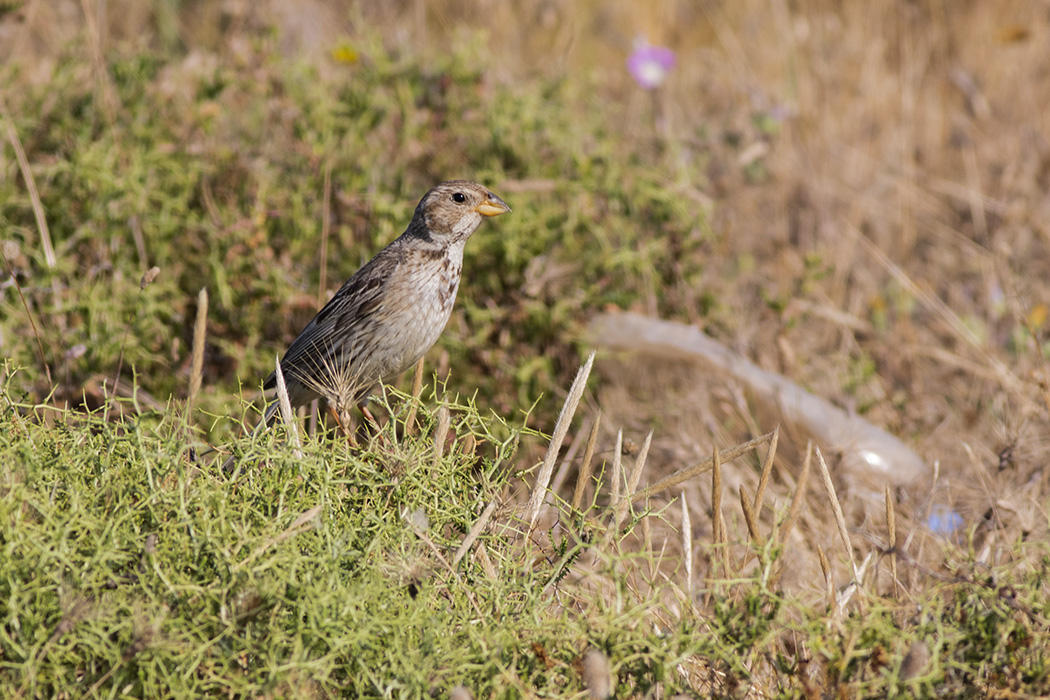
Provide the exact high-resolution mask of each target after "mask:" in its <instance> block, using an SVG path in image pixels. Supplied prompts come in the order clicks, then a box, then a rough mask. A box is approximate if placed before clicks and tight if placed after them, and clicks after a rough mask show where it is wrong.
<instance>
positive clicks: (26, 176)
mask: <svg viewBox="0 0 1050 700" xmlns="http://www.w3.org/2000/svg"><path fill="white" fill-rule="evenodd" d="M0 116H2V117H3V118H4V123H5V124H6V125H7V140H8V141H9V142H10V143H11V148H12V149H13V150H14V152H15V159H16V160H17V161H18V170H19V172H21V173H22V180H24V181H25V183H26V191H28V192H29V201H30V203H31V204H32V207H33V216H34V217H35V218H36V228H37V232H38V233H39V234H40V243H41V245H43V247H44V261H45V262H46V263H47V266H48V267H49V268H52V269H54V267H55V265H57V264H58V260H57V259H56V258H55V248H54V246H52V245H51V231H50V230H49V229H48V227H47V217H46V216H45V215H44V204H43V202H41V201H40V194H39V193H38V192H37V190H36V180H35V179H34V178H33V171H32V170H31V169H30V167H29V159H28V158H26V152H25V151H24V150H23V149H22V141H21V139H19V138H18V130H17V129H15V122H14V120H13V119H12V118H11V113H10V112H8V111H7V103H6V102H5V101H4V98H3V95H0ZM49 381H50V380H49Z"/></svg>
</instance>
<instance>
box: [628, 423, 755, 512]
mask: <svg viewBox="0 0 1050 700" xmlns="http://www.w3.org/2000/svg"><path fill="white" fill-rule="evenodd" d="M772 437H773V433H766V434H765V435H762V436H760V437H757V438H755V439H753V440H748V441H747V442H745V443H742V444H740V445H737V446H736V447H730V448H728V449H725V450H722V451H721V452H719V453H718V456H719V459H720V460H721V461H723V462H729V461H730V460H734V459H736V458H737V457H739V456H740V455H742V454H746V453H748V452H750V451H751V450H753V449H755V448H756V447H758V446H759V445H761V444H762V443H765V442H769V440H770V439H771V438H772ZM713 465H714V460H713V459H705V460H703V461H700V462H696V463H695V464H691V465H689V466H688V467H683V468H681V469H679V470H678V471H676V472H675V473H674V474H671V475H670V476H667V477H664V478H663V479H660V480H659V481H657V482H656V483H655V484H652V485H650V486H646V487H645V488H644V489H642V490H641V491H638V492H636V493H634V494H632V495H631V497H630V498H631V502H632V503H634V502H636V501H641V500H643V499H646V498H649V497H650V496H653V495H655V494H658V493H660V492H661V491H666V490H667V489H669V488H673V487H675V486H677V485H678V484H680V483H682V482H683V481H688V480H689V479H692V478H693V477H694V476H700V475H701V474H706V473H707V472H709V471H710V470H711V467H712V466H713Z"/></svg>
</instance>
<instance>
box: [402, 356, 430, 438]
mask: <svg viewBox="0 0 1050 700" xmlns="http://www.w3.org/2000/svg"><path fill="white" fill-rule="evenodd" d="M424 362H425V359H424V358H422V357H421V358H419V361H418V362H416V368H415V370H413V372H412V403H411V404H410V405H409V407H408V415H407V416H405V435H414V434H415V432H416V412H417V410H418V407H419V396H420V394H422V393H423V364H424Z"/></svg>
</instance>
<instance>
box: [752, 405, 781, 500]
mask: <svg viewBox="0 0 1050 700" xmlns="http://www.w3.org/2000/svg"><path fill="white" fill-rule="evenodd" d="M779 441H780V426H779V425H778V426H777V427H776V429H775V430H774V431H773V438H772V439H771V440H770V441H769V450H768V451H767V452H766V460H765V461H764V462H763V463H762V475H761V476H759V478H758V491H756V492H755V501H754V508H753V510H754V513H755V516H756V517H761V516H762V499H763V498H765V495H766V487H767V486H768V485H769V476H770V474H772V473H773V458H774V457H775V456H776V454H777V443H778V442H779Z"/></svg>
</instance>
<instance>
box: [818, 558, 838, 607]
mask: <svg viewBox="0 0 1050 700" xmlns="http://www.w3.org/2000/svg"><path fill="white" fill-rule="evenodd" d="M817 558H818V559H819V560H820V573H822V574H824V595H825V596H827V599H828V609H833V608H834V607H835V582H834V579H832V577H831V563H830V562H829V561H828V556H827V555H826V554H824V549H823V547H821V546H820V545H819V544H818V545H817Z"/></svg>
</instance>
